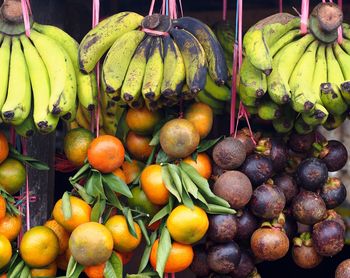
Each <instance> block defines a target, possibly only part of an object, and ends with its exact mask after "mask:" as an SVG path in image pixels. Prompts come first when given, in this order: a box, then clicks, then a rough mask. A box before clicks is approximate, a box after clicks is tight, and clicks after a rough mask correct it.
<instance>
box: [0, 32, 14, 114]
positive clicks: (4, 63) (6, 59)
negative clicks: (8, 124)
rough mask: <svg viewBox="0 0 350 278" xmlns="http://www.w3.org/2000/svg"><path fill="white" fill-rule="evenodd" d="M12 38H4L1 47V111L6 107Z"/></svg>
mask: <svg viewBox="0 0 350 278" xmlns="http://www.w3.org/2000/svg"><path fill="white" fill-rule="evenodd" d="M10 55H11V37H9V36H4V38H3V40H2V44H1V47H0V68H1V74H0V109H1V108H2V106H3V105H4V102H5V99H6V96H7V89H8V82H9V72H10Z"/></svg>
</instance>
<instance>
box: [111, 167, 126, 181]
mask: <svg viewBox="0 0 350 278" xmlns="http://www.w3.org/2000/svg"><path fill="white" fill-rule="evenodd" d="M112 173H113V175H115V176H117V177H118V178H120V179H121V180H122V181H123V182H125V183H126V176H125V174H124V171H123V170H122V169H121V168H117V169H115V170H114V171H113V172H112Z"/></svg>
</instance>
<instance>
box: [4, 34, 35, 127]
mask: <svg viewBox="0 0 350 278" xmlns="http://www.w3.org/2000/svg"><path fill="white" fill-rule="evenodd" d="M31 97H32V94H31V87H30V80H29V73H28V69H27V65H26V61H25V58H24V54H23V52H22V49H21V44H20V42H19V39H18V38H16V37H13V38H12V49H11V60H10V77H9V84H8V92H7V98H6V101H5V103H4V105H3V107H2V109H1V113H2V118H3V120H4V121H5V122H7V123H11V124H14V125H20V124H21V123H22V122H23V121H24V120H25V119H26V118H27V117H28V115H29V112H30V107H31Z"/></svg>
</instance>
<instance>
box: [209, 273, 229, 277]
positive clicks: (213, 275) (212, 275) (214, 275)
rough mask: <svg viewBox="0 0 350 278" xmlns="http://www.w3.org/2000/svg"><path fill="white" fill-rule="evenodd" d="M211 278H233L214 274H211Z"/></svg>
mask: <svg viewBox="0 0 350 278" xmlns="http://www.w3.org/2000/svg"><path fill="white" fill-rule="evenodd" d="M209 278H231V276H230V275H223V274H219V273H215V272H212V273H210V275H209Z"/></svg>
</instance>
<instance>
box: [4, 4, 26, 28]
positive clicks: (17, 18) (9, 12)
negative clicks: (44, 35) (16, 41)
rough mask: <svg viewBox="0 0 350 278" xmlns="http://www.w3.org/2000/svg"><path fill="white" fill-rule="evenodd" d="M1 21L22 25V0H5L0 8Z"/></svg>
mask: <svg viewBox="0 0 350 278" xmlns="http://www.w3.org/2000/svg"><path fill="white" fill-rule="evenodd" d="M0 20H5V21H9V22H11V23H22V22H23V15H22V5H21V0H4V3H3V4H2V5H1V7H0Z"/></svg>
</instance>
